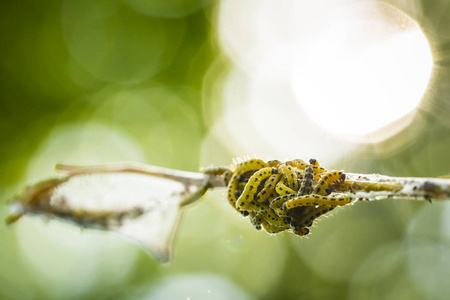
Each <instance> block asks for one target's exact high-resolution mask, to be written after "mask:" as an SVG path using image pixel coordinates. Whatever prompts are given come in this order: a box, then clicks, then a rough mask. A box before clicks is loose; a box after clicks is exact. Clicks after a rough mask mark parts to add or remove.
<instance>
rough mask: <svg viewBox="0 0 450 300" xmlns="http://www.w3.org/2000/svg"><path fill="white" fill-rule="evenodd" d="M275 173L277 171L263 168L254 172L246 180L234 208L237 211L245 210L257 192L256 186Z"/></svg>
mask: <svg viewBox="0 0 450 300" xmlns="http://www.w3.org/2000/svg"><path fill="white" fill-rule="evenodd" d="M277 173H278V170H277V169H275V168H263V169H261V170H259V171H257V172H255V173H254V174H253V175H252V177H250V179H249V180H248V182H247V185H246V186H245V189H244V192H243V193H242V194H241V195H240V196H239V198H238V199H237V201H236V207H237V208H238V209H239V210H244V209H247V208H248V207H249V205H250V201H252V200H253V197H254V196H255V193H256V192H257V190H258V186H259V185H260V184H261V183H262V182H263V180H265V179H267V178H269V177H270V176H272V175H273V174H277Z"/></svg>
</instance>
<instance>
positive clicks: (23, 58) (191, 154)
mask: <svg viewBox="0 0 450 300" xmlns="http://www.w3.org/2000/svg"><path fill="white" fill-rule="evenodd" d="M390 2H392V3H393V4H395V5H397V6H399V7H400V8H401V9H403V10H404V11H405V12H407V13H408V14H409V15H411V16H412V17H413V18H414V19H416V20H417V21H418V22H419V23H420V24H421V26H423V27H424V32H425V33H426V34H427V36H428V37H429V39H430V43H431V45H432V47H433V49H434V51H435V52H434V56H435V62H436V66H435V68H434V78H435V79H436V78H437V79H436V80H434V81H433V83H432V85H431V86H430V88H429V89H428V93H427V95H426V98H427V102H424V105H423V107H422V110H421V112H420V113H419V114H417V116H416V118H415V122H413V123H412V125H411V127H410V128H409V129H406V130H405V131H404V132H403V133H402V134H403V137H404V136H405V135H408V136H409V137H408V139H406V140H407V141H408V143H406V142H405V140H404V139H403V138H402V136H396V137H393V138H392V139H390V140H387V141H384V142H382V143H380V144H376V145H373V144H371V145H366V146H361V147H360V148H359V149H358V150H357V151H355V153H353V154H352V155H349V156H348V158H346V159H343V160H342V164H341V166H345V168H346V169H347V170H348V171H354V172H380V173H385V174H386V175H396V176H438V175H442V174H443V173H448V172H449V165H450V161H449V160H450V156H449V155H448V149H449V145H450V140H449V137H450V134H449V133H450V132H449V131H450V129H449V128H450V123H449V118H448V116H449V113H450V111H449V110H450V105H449V103H450V101H449V99H448V95H450V93H449V92H448V91H449V88H450V85H449V84H448V80H447V79H448V77H449V75H450V69H449V66H450V64H449V61H450V60H449V53H450V51H449V49H450V48H449V45H450V43H449V40H450V32H449V28H450V26H448V22H449V18H446V17H445V16H447V15H448V13H449V8H448V7H449V3H450V2H449V1H438V2H427V1H425V0H422V1H416V2H414V5H410V4H407V2H408V1H406V2H405V1H400V0H399V1H390ZM217 9H218V4H217V3H215V2H214V1H212V0H178V1H143V0H117V1H106V0H102V1H88V0H81V1H79V0H64V1H63V0H50V1H45V2H36V1H27V0H16V1H2V2H1V3H0V30H1V34H0V42H1V45H2V47H1V48H0V52H1V55H0V139H1V141H2V146H1V147H0V157H1V159H0V170H1V171H0V199H1V200H0V201H1V203H6V200H8V199H10V198H11V197H13V196H14V194H15V193H16V192H17V191H19V190H20V189H22V188H23V186H25V185H26V184H29V183H32V182H35V181H37V180H41V179H43V178H45V177H48V176H52V175H53V166H54V165H55V163H58V162H64V163H68V164H90V163H96V164H97V163H102V162H108V161H124V160H133V161H138V162H143V163H148V164H153V165H158V166H164V167H169V168H175V169H181V170H190V171H196V170H198V168H199V167H200V157H201V154H202V153H201V151H202V149H201V147H202V143H203V142H204V138H205V137H206V135H207V133H208V131H209V130H210V129H211V128H209V127H208V126H209V125H210V123H211V116H210V115H209V113H210V112H211V111H210V110H212V111H213V112H216V111H217V110H220V104H217V103H220V102H219V100H220V99H214V98H208V96H209V95H210V94H209V89H211V84H213V83H215V79H220V76H222V75H223V73H224V72H225V71H226V67H225V64H224V63H222V61H223V58H222V52H221V50H220V48H219V47H218V45H217V41H216V38H217V37H216V34H217V33H216V31H215V30H216V28H215V26H216V25H215V23H214V22H215V18H216V16H215V13H216V12H217ZM205 82H206V83H205ZM207 83H208V84H207ZM205 95H206V96H205ZM399 141H402V142H405V144H406V146H405V147H402V148H401V151H390V149H398V147H396V146H395V145H396V143H399ZM226 146H228V147H230V148H232V147H233V145H231V146H230V145H215V146H213V148H212V149H214V151H212V152H211V153H207V155H209V156H210V157H212V156H214V155H221V156H222V157H225V158H227V159H230V158H231V157H232V156H233V155H236V153H237V152H238V151H236V153H234V152H233V153H230V152H229V150H228V149H230V148H226ZM249 154H252V153H249ZM299 155H300V158H305V157H302V156H301V154H299ZM280 159H283V158H280ZM305 159H308V157H306V158H305ZM337 165H338V164H337ZM224 199H225V196H224V194H223V193H222V192H221V191H217V192H214V193H210V194H208V195H207V196H206V197H205V199H204V200H203V201H201V202H200V203H199V204H198V205H196V206H195V208H193V209H191V210H189V211H187V212H186V215H185V219H184V222H183V226H182V227H181V230H180V233H179V239H178V242H177V248H176V253H175V261H174V262H173V263H171V264H169V265H159V264H158V263H157V262H156V261H154V260H153V259H151V258H149V257H148V256H147V254H145V252H143V251H141V250H140V249H138V248H137V247H136V246H134V245H132V244H128V243H126V242H124V241H123V240H121V239H119V238H117V237H115V236H113V235H109V234H105V233H100V232H91V231H86V232H80V230H79V229H76V228H73V227H71V226H68V225H66V224H60V223H58V222H49V223H48V224H47V223H45V222H44V221H43V220H41V219H36V218H26V219H24V220H21V222H20V223H19V224H17V226H14V228H6V227H5V226H0V299H92V298H96V299H161V298H167V299H171V298H173V299H175V298H176V297H178V298H180V299H188V298H189V297H190V299H276V298H279V299H380V298H383V299H430V298H433V299H446V297H448V294H449V292H450V291H449V287H448V284H446V280H447V279H448V278H449V275H450V274H448V273H449V270H450V262H449V257H450V242H449V241H450V240H449V239H450V222H448V220H447V219H448V218H445V216H448V215H449V214H450V210H449V208H450V206H448V205H447V204H433V205H426V204H425V205H424V204H421V203H413V202H395V203H394V202H387V203H367V204H363V205H355V206H354V207H349V208H347V209H345V210H342V211H338V212H336V213H334V214H335V215H337V216H335V217H333V218H330V219H327V220H322V221H321V222H320V223H321V224H320V226H319V227H317V228H314V229H313V231H314V234H313V235H311V237H310V238H305V239H298V238H297V237H295V236H291V235H280V236H269V235H267V234H265V233H264V232H255V230H253V228H251V226H249V225H248V222H246V221H245V220H243V219H242V218H241V217H240V216H238V215H235V213H234V212H233V211H232V210H231V209H230V208H229V207H228V204H227V203H226V201H224ZM5 215H6V208H5V207H4V206H3V205H2V206H1V207H0V219H3V217H4V216H5Z"/></svg>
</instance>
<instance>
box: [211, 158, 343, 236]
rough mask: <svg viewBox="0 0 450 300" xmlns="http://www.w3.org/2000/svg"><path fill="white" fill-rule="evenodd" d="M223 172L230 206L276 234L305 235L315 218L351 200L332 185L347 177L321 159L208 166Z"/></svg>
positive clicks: (258, 161)
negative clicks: (319, 161) (328, 166)
mask: <svg viewBox="0 0 450 300" xmlns="http://www.w3.org/2000/svg"><path fill="white" fill-rule="evenodd" d="M204 173H205V174H207V175H209V176H220V177H221V178H222V180H223V181H224V183H225V185H226V186H227V198H228V201H229V203H230V205H231V206H232V207H233V208H234V209H235V210H236V211H237V212H239V213H240V214H242V215H243V216H245V217H249V218H250V221H251V223H252V224H253V226H254V227H255V228H256V229H258V230H260V229H262V228H264V230H266V231H267V232H268V233H271V234H275V233H279V232H283V231H286V230H287V231H290V232H293V233H294V234H296V235H299V236H304V235H307V234H308V233H309V229H308V227H311V226H312V224H313V222H314V220H315V219H316V218H318V217H320V216H322V215H324V214H325V213H327V212H329V211H331V210H333V209H334V208H336V207H337V206H343V205H346V204H349V203H350V202H351V200H350V199H349V198H348V197H347V196H346V195H344V194H338V193H332V190H331V188H332V187H333V185H335V184H339V183H341V182H343V181H344V180H345V174H344V173H343V172H340V171H331V172H329V171H327V170H326V169H324V168H323V167H321V166H320V165H319V163H318V162H317V160H315V159H310V161H309V163H306V162H304V161H303V160H301V159H296V160H292V161H286V162H280V161H278V160H271V161H267V162H264V161H263V160H260V159H250V160H247V161H244V162H241V163H238V164H236V165H234V166H232V167H230V168H228V167H217V168H209V169H206V170H204Z"/></svg>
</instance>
